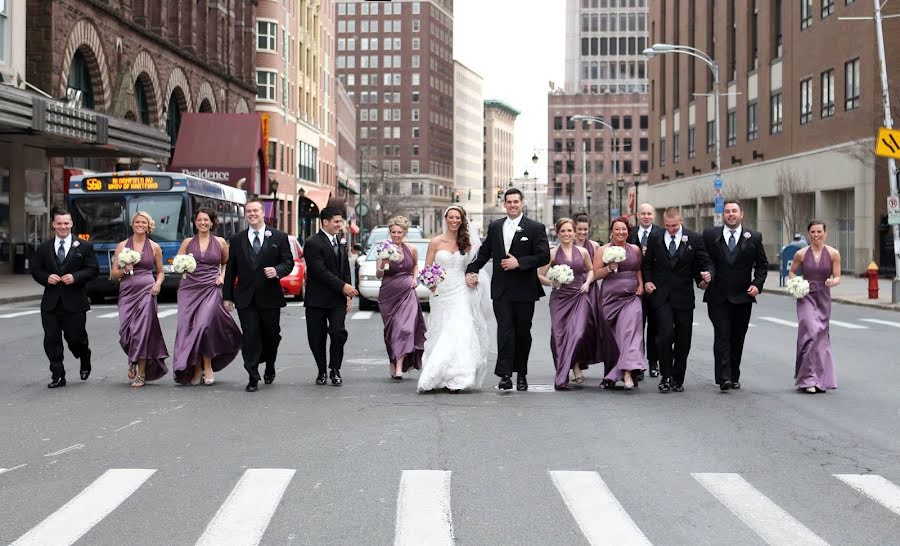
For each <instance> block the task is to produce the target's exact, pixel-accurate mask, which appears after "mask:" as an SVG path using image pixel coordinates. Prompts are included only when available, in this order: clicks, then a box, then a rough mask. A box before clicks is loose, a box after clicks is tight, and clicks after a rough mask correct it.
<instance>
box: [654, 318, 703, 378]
mask: <svg viewBox="0 0 900 546" xmlns="http://www.w3.org/2000/svg"><path fill="white" fill-rule="evenodd" d="M654 316H655V317H656V328H657V329H656V351H657V355H658V356H659V369H660V373H661V374H662V377H663V379H671V380H672V382H673V383H675V384H676V385H681V384H683V383H684V376H685V373H687V358H688V354H689V353H690V352H691V335H692V334H693V330H694V327H693V322H694V310H693V309H673V308H672V305H671V304H670V303H668V302H666V303H664V304H662V305H661V306H659V307H657V308H656V310H655V312H654Z"/></svg>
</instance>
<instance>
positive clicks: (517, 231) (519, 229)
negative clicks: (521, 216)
mask: <svg viewBox="0 0 900 546" xmlns="http://www.w3.org/2000/svg"><path fill="white" fill-rule="evenodd" d="M523 231H525V230H524V229H522V227H521V226H516V233H522V232H523Z"/></svg>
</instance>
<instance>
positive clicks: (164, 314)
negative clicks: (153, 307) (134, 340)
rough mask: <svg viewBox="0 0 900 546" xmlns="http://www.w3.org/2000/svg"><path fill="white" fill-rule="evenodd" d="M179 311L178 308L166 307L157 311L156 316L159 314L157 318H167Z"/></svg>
mask: <svg viewBox="0 0 900 546" xmlns="http://www.w3.org/2000/svg"><path fill="white" fill-rule="evenodd" d="M177 312H178V309H166V310H165V311H159V312H157V313H156V316H157V318H166V317H171V316H172V315H174V314H176V313H177Z"/></svg>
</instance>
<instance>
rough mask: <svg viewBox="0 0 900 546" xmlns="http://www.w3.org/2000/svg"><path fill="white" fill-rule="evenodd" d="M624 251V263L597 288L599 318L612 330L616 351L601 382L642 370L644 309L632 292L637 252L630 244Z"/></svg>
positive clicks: (638, 253) (636, 287)
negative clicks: (599, 303) (617, 355)
mask: <svg viewBox="0 0 900 546" xmlns="http://www.w3.org/2000/svg"><path fill="white" fill-rule="evenodd" d="M624 248H625V261H624V262H622V263H620V264H619V269H618V271H616V272H615V273H610V274H609V275H607V276H606V277H604V278H603V282H602V283H601V286H600V302H601V304H602V305H603V316H604V318H606V321H607V323H609V325H610V327H611V328H612V331H613V336H614V338H615V340H616V346H617V347H618V349H619V357H618V359H617V360H615V361H614V362H615V365H614V366H610V363H607V370H608V371H607V374H606V377H605V379H608V380H610V381H621V380H622V379H623V378H624V377H625V371H637V370H643V369H644V308H643V305H642V304H641V297H640V296H638V295H637V294H636V293H635V292H636V290H637V289H638V277H637V272H638V268H639V267H640V266H639V264H640V251H638V250H635V249H634V247H633V246H632V245H630V244H626V245H625V246H624ZM633 379H634V380H635V381H637V379H638V378H637V377H636V376H635V377H633Z"/></svg>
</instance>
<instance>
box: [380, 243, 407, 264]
mask: <svg viewBox="0 0 900 546" xmlns="http://www.w3.org/2000/svg"><path fill="white" fill-rule="evenodd" d="M376 251H377V255H378V258H379V259H381V260H387V261H389V262H399V261H400V260H402V259H403V254H402V253H401V252H400V247H399V246H397V245H395V244H394V243H392V242H391V241H382V242H380V243H378V246H377V247H376ZM390 268H391V264H384V270H385V271H387V270H388V269H390Z"/></svg>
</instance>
